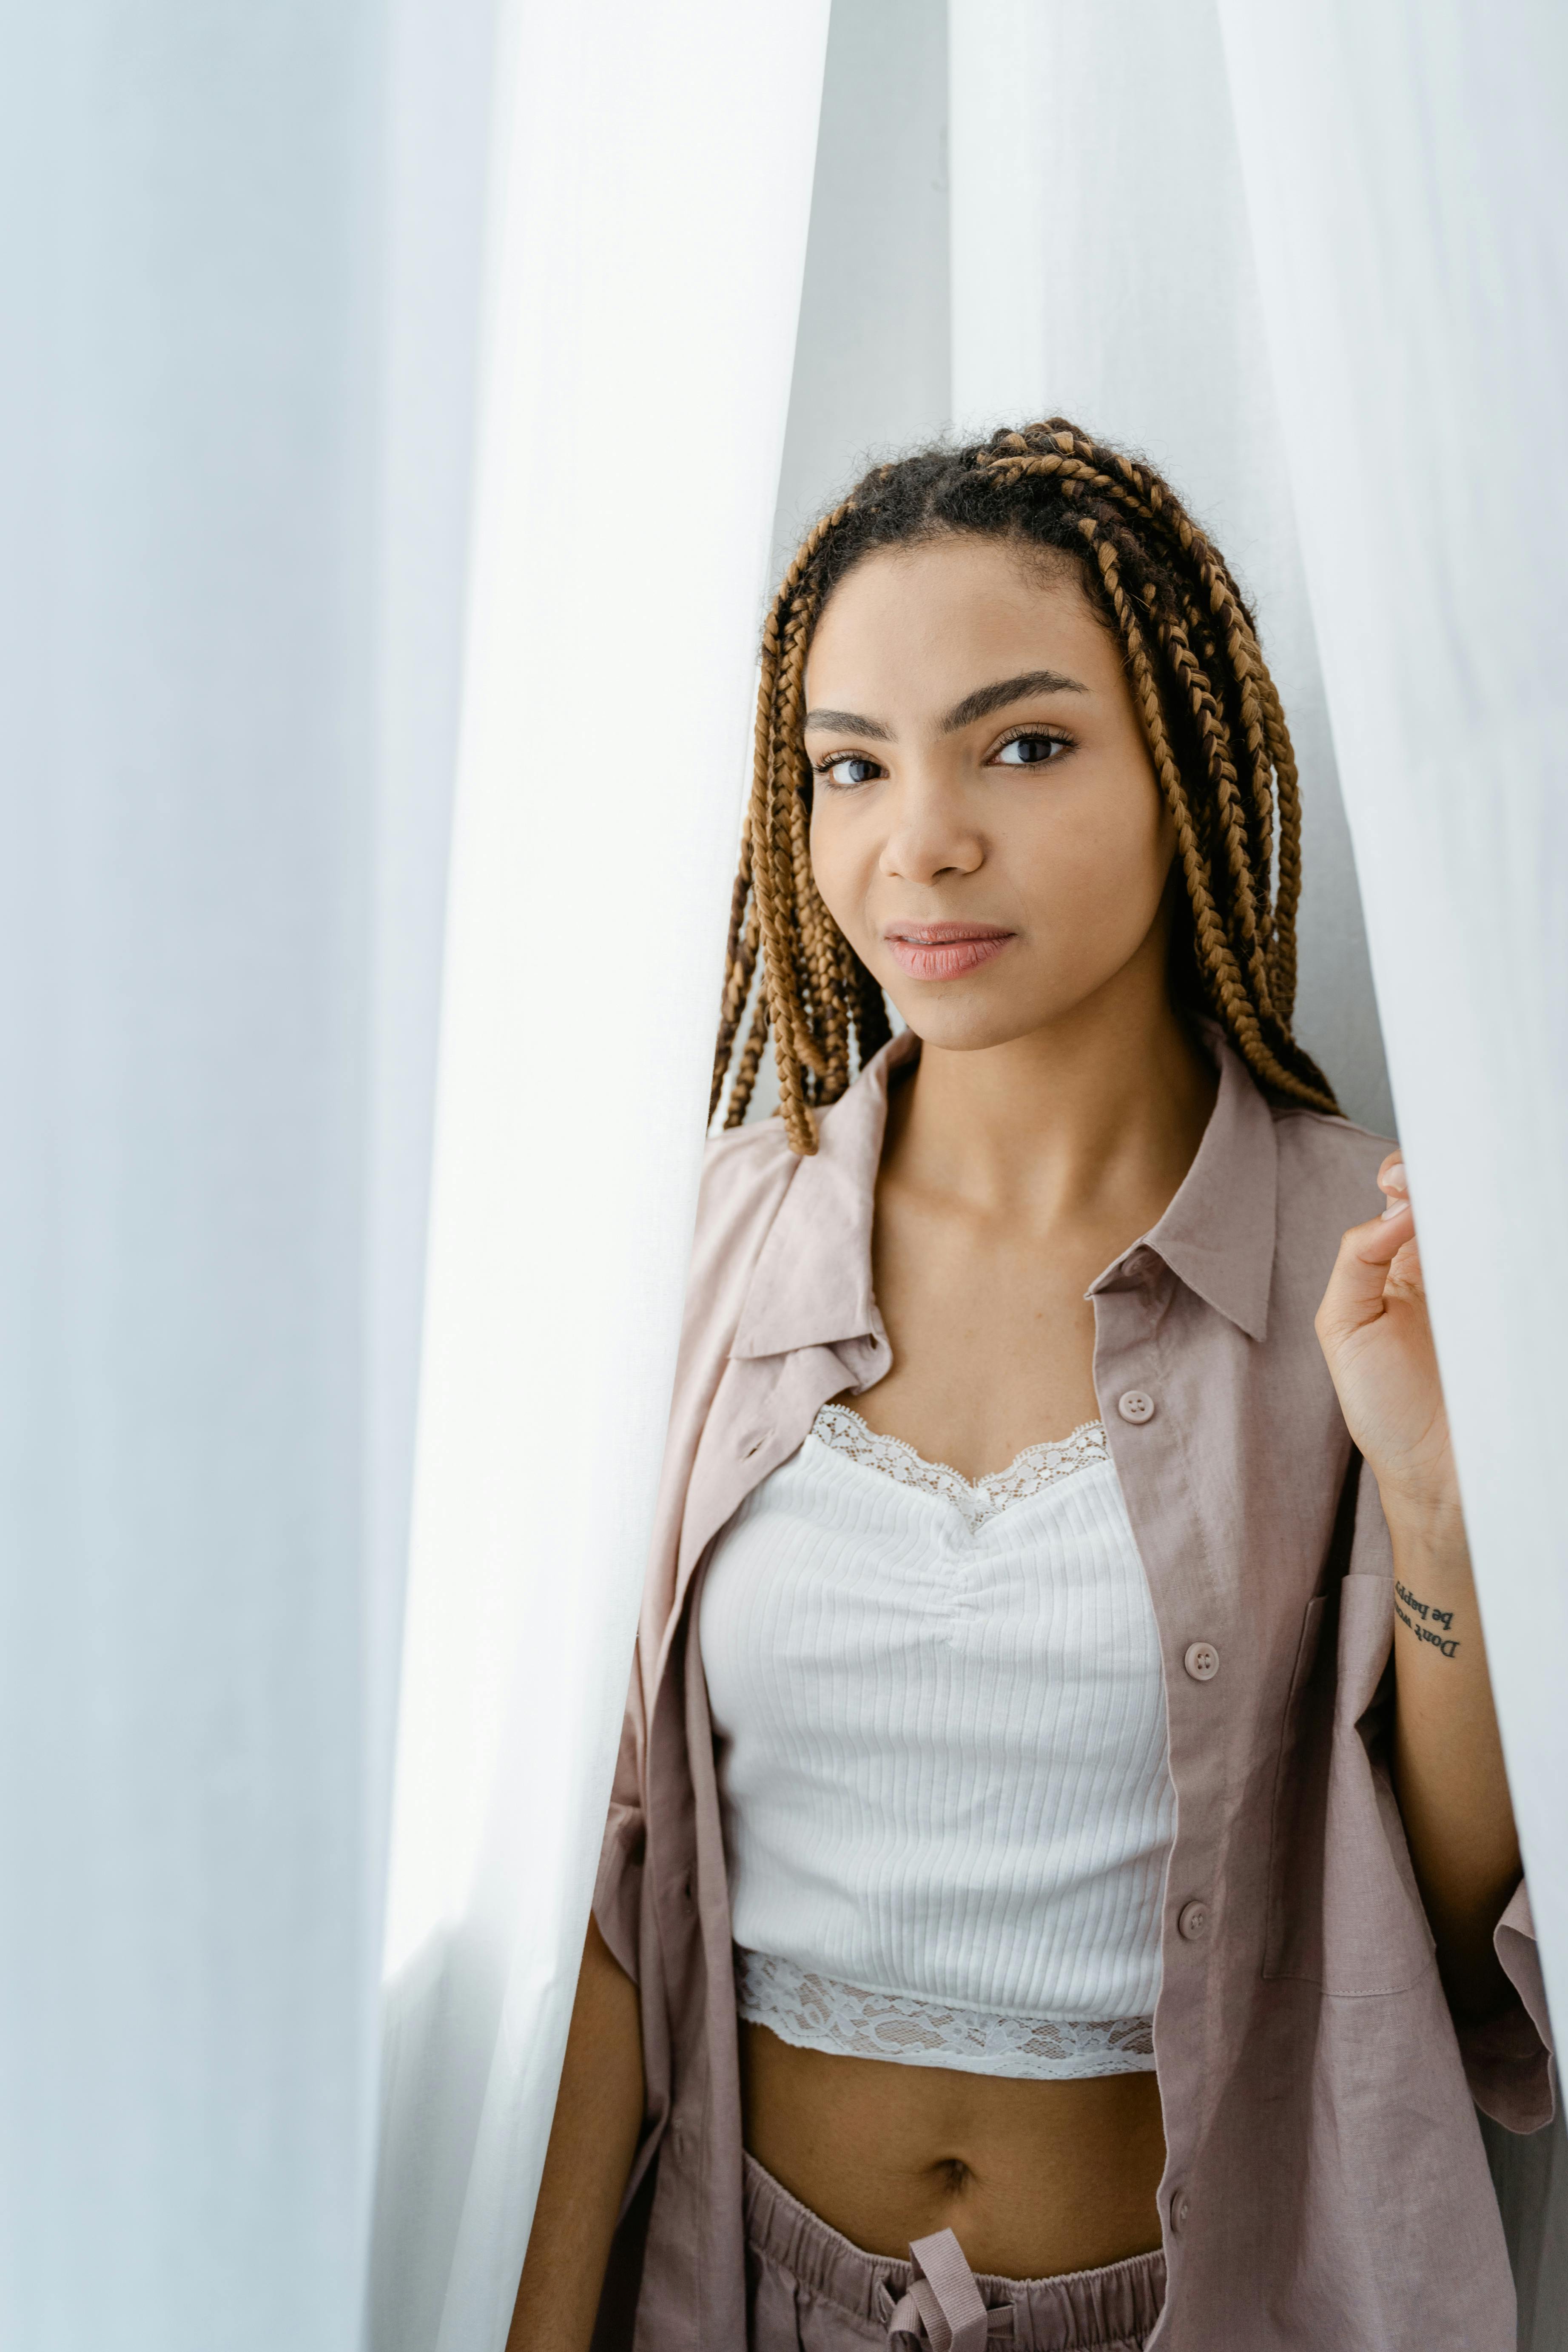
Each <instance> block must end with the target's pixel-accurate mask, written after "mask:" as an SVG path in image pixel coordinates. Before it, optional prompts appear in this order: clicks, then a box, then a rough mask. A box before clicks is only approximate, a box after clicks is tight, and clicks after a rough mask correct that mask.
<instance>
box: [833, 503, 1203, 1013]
mask: <svg viewBox="0 0 1568 2352" xmlns="http://www.w3.org/2000/svg"><path fill="white" fill-rule="evenodd" d="M806 709H807V717H806V722H805V743H806V751H807V753H808V755H809V757H810V759H811V761H812V765H813V768H814V769H815V771H816V783H815V787H814V794H813V803H812V820H811V857H812V866H813V870H814V871H815V873H816V884H817V887H818V889H819V890H820V891H821V893H822V896H823V898H824V899H825V901H826V905H827V908H828V910H829V912H830V913H831V914H832V916H833V919H834V920H835V921H836V922H837V925H838V927H839V929H841V930H842V931H843V933H844V935H845V937H846V938H847V940H849V942H850V944H851V946H852V947H853V948H854V949H855V950H856V953H857V954H858V956H859V957H860V958H861V960H862V961H863V962H864V963H866V964H867V965H868V968H869V969H870V971H872V972H873V973H874V974H875V975H876V977H877V979H878V980H879V981H880V982H881V983H882V985H883V987H884V988H885V989H886V990H887V992H888V994H889V996H890V997H891V998H892V1000H893V1003H895V1004H896V1005H897V1006H898V1008H899V1011H900V1013H901V1014H902V1015H903V1017H904V1019H905V1021H906V1022H907V1023H908V1024H909V1026H910V1028H911V1029H912V1030H914V1031H915V1033H916V1034H917V1035H918V1036H920V1037H921V1038H923V1039H925V1040H926V1041H927V1042H928V1043H929V1044H931V1045H937V1046H948V1047H952V1048H956V1049H959V1050H963V1049H968V1048H973V1047H976V1046H985V1045H1004V1044H1006V1043H1008V1042H1009V1041H1010V1040H1012V1039H1013V1038H1016V1037H1019V1036H1023V1035H1025V1034H1027V1033H1028V1032H1030V1031H1032V1030H1036V1029H1039V1028H1042V1027H1044V1026H1045V1025H1046V1024H1048V1023H1051V1022H1054V1021H1057V1020H1059V1019H1060V1018H1061V1017H1062V1016H1063V1015H1065V1014H1068V1013H1072V1012H1073V1011H1075V1010H1076V1009H1077V1008H1078V1007H1079V1006H1080V1005H1083V1004H1086V1003H1087V1002H1088V1000H1089V999H1090V998H1091V997H1093V996H1095V995H1096V993H1097V992H1100V991H1101V990H1103V989H1105V988H1106V987H1107V986H1108V985H1109V984H1110V983H1111V982H1115V981H1116V980H1117V979H1118V977H1119V976H1121V975H1124V974H1125V975H1127V978H1128V979H1129V980H1131V979H1132V978H1133V976H1134V975H1133V972H1132V971H1130V969H1129V968H1130V967H1136V969H1137V971H1139V972H1140V973H1141V975H1142V978H1143V979H1144V981H1145V982H1147V983H1148V984H1151V985H1152V986H1154V987H1156V988H1158V989H1160V990H1161V991H1163V987H1164V961H1165V947H1164V942H1165V925H1164V920H1163V914H1162V902H1163V892H1164V887H1165V878H1166V876H1167V874H1168V872H1169V870H1170V866H1171V858H1172V855H1173V847H1174V828H1173V824H1172V823H1171V819H1170V815H1169V814H1168V812H1167V810H1166V808H1165V805H1164V802H1163V797H1162V795H1161V793H1160V789H1159V786H1158V783H1157V782H1156V781H1155V776H1154V770H1153V765H1152V761H1151V759H1150V756H1149V751H1148V747H1147V745H1146V744H1145V742H1144V740H1143V734H1142V729H1141V727H1140V725H1139V723H1138V718H1137V714H1136V712H1135V710H1134V709H1133V705H1132V698H1131V694H1130V692H1129V689H1128V685H1127V680H1126V677H1125V676H1124V674H1123V671H1122V667H1121V648H1120V646H1118V644H1117V642H1116V641H1115V639H1114V638H1113V637H1112V636H1111V635H1110V632H1109V631H1108V630H1107V629H1106V628H1105V627H1104V625H1102V624H1101V623H1100V620H1099V618H1098V617H1097V615H1096V614H1095V612H1094V610H1093V608H1092V607H1091V606H1090V605H1089V602H1088V601H1087V599H1086V597H1085V595H1084V593H1083V590H1082V588H1081V587H1080V586H1079V579H1078V574H1077V572H1076V569H1075V567H1074V566H1073V565H1072V564H1071V563H1070V562H1069V561H1068V559H1066V558H1060V559H1056V560H1052V559H1050V558H1049V557H1045V558H1042V557H1040V556H1038V555H1037V554H1035V553H1034V552H1033V551H1029V552H1027V553H1020V552H1019V551H1016V550H1014V549H1013V548H1011V547H1009V546H1007V545H1006V544H1005V543H1004V542H1002V541H995V540H984V539H974V538H956V537H955V538H950V539H940V540H936V541H931V542H930V543H929V544H927V545H925V546H922V547H916V548H910V549H907V550H906V549H897V550H890V551H885V552H883V553H881V554H878V555H874V556H870V557H868V559H867V560H866V562H863V563H861V564H859V565H858V567H857V568H856V570H855V571H853V572H851V573H850V574H849V575H848V577H847V579H846V580H844V581H843V582H842V583H840V585H839V586H838V587H837V589H836V590H835V591H834V593H833V594H832V596H831V597H830V598H829V600H828V603H827V606H826V610H825V612H824V613H823V615H822V618H821V620H820V622H819V623H818V625H817V628H816V635H815V636H814V638H813V640H812V645H811V652H810V656H809V659H808V661H807V665H806Z"/></svg>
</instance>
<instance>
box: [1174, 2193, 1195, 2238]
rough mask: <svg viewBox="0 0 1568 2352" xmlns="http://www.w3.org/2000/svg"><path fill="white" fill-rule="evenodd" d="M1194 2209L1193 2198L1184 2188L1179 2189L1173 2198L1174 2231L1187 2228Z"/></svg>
mask: <svg viewBox="0 0 1568 2352" xmlns="http://www.w3.org/2000/svg"><path fill="white" fill-rule="evenodd" d="M1192 2210H1193V2200H1192V2199H1191V2198H1190V2197H1189V2196H1188V2195H1187V2192H1186V2190H1185V2189H1177V2191H1176V2193H1175V2195H1174V2196H1173V2198H1172V2200H1171V2228H1172V2230H1173V2231H1176V2232H1178V2233H1179V2232H1180V2231H1183V2230H1184V2229H1185V2228H1186V2226H1187V2223H1188V2221H1189V2220H1190V2219H1191V2217H1192Z"/></svg>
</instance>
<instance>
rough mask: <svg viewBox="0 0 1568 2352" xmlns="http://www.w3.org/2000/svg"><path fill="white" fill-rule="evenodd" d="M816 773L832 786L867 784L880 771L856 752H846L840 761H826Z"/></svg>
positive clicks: (875, 764) (875, 762)
mask: <svg viewBox="0 0 1568 2352" xmlns="http://www.w3.org/2000/svg"><path fill="white" fill-rule="evenodd" d="M881 772H882V771H881V768H880V766H879V763H878V762H877V761H875V760H867V759H863V758H862V757H861V755H860V753H859V752H858V751H846V752H845V753H844V755H843V757H842V758H841V759H837V760H829V761H826V764H825V765H824V766H822V767H820V768H819V769H818V770H817V774H818V775H819V776H826V778H827V780H828V782H830V783H834V784H868V783H869V782H870V781H871V779H872V777H873V776H879V775H880V774H881Z"/></svg>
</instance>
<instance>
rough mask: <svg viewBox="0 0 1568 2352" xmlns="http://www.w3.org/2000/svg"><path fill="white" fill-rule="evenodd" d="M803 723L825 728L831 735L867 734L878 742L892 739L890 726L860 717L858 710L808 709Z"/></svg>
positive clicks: (877, 720) (888, 741)
mask: <svg viewBox="0 0 1568 2352" xmlns="http://www.w3.org/2000/svg"><path fill="white" fill-rule="evenodd" d="M805 724H806V726H807V727H816V728H822V729H826V731H827V732H828V733H829V734H831V735H869V736H870V737H871V739H872V740H873V741H874V742H878V743H890V742H891V741H892V740H893V730H892V729H891V728H890V727H884V726H883V724H882V722H881V720H880V719H862V718H861V716H860V714H859V712H858V710H808V711H807V712H806V714H805Z"/></svg>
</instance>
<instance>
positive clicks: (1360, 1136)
mask: <svg viewBox="0 0 1568 2352" xmlns="http://www.w3.org/2000/svg"><path fill="white" fill-rule="evenodd" d="M1269 1108H1270V1109H1271V1111H1272V1113H1273V1118H1274V1136H1275V1142H1276V1145H1277V1148H1278V1151H1279V1194H1280V1204H1281V1206H1282V1207H1285V1206H1287V1205H1288V1206H1289V1207H1290V1208H1291V1209H1293V1210H1296V1211H1298V1212H1300V1211H1303V1210H1308V1209H1315V1210H1317V1211H1318V1212H1319V1213H1321V1215H1323V1216H1324V1217H1325V1219H1327V1220H1328V1221H1330V1222H1337V1225H1338V1227H1339V1228H1340V1229H1342V1228H1343V1227H1344V1226H1346V1225H1353V1224H1359V1223H1362V1222H1363V1220H1364V1219H1366V1218H1367V1217H1370V1216H1375V1215H1376V1214H1377V1213H1378V1211H1379V1209H1380V1208H1381V1207H1382V1203H1383V1196H1382V1194H1381V1193H1380V1192H1379V1191H1378V1189H1377V1171H1378V1170H1379V1168H1380V1167H1381V1166H1382V1165H1383V1162H1384V1160H1386V1158H1387V1157H1388V1154H1389V1153H1390V1152H1391V1151H1392V1150H1394V1143H1393V1141H1392V1139H1390V1138H1389V1137H1388V1136H1386V1135H1377V1134H1374V1133H1373V1130H1372V1129H1370V1128H1366V1127H1358V1126H1357V1125H1356V1124H1355V1122H1354V1120H1353V1119H1348V1118H1338V1117H1336V1116H1334V1115H1332V1114H1331V1113H1330V1112H1327V1111H1320V1110H1309V1109H1308V1108H1306V1107H1305V1106H1304V1105H1303V1104H1300V1103H1274V1104H1271V1105H1270V1106H1269Z"/></svg>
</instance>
